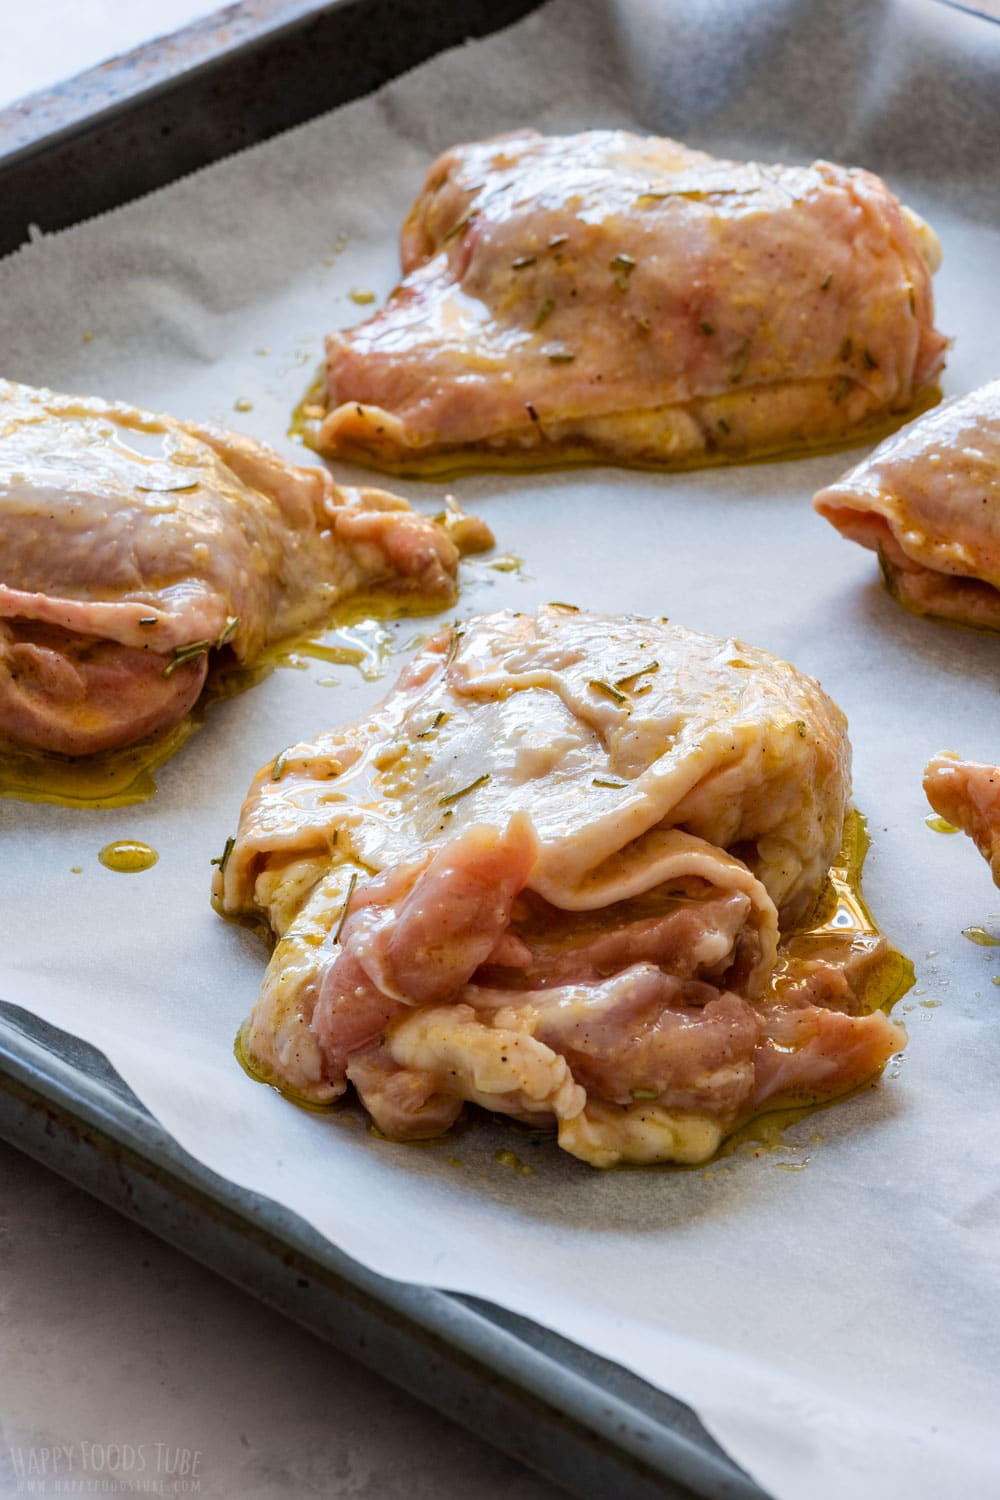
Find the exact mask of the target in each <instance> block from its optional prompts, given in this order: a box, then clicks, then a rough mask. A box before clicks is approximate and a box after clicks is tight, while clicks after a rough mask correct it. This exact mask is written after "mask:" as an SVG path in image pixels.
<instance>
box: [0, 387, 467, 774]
mask: <svg viewBox="0 0 1000 1500" xmlns="http://www.w3.org/2000/svg"><path fill="white" fill-rule="evenodd" d="M457 562H458V551H457V549H456V547H455V545H454V543H453V542H452V541H451V539H450V538H449V536H448V535H447V533H446V531H445V529H444V527H442V526H440V525H438V524H437V523H435V522H433V521H431V520H429V519H427V518H425V517H424V516H420V515H417V514H415V513H414V512H413V511H411V510H410V508H409V506H408V505H407V504H406V502H405V501H404V500H401V499H399V498H398V497H396V496H394V495H389V494H386V493H385V492H383V491H381V490H370V489H363V490H357V489H340V488H338V487H337V486H336V485H335V484H334V483H333V481H332V479H331V478H330V476H329V475H328V474H327V473H326V472H325V470H322V469H319V468H297V467H295V466H293V465H291V464H289V463H287V462H286V461H285V460H284V459H283V458H281V457H279V455H278V454H277V453H274V452H272V451H271V450H270V449H268V448H265V447H263V446H262V445H261V444H260V443H256V442H254V441H253V440H252V439H250V438H246V437H239V436H236V435H235V434H232V433H227V432H223V431H222V430H220V429H218V428H214V427H209V426H197V425H195V424H193V423H183V422H177V421H174V420H173V419H172V418H170V417H163V416H154V415H153V414H152V413H150V412H145V411H140V410H139V409H137V408H135V407H131V406H125V405H122V404H116V405H110V404H108V403H106V402H104V401H99V400H85V399H79V398H76V397H72V396H60V395H56V394H54V393H53V392H52V391H47V390H35V389H33V388H31V387H29V386H24V385H16V384H14V383H13V382H11V381H0V746H3V745H7V746H18V747H23V746H28V747H33V748H37V749H43V750H54V751H59V752H62V753H63V754H67V755H86V754H90V753H92V752H97V751H101V750H106V749H111V748H116V747H118V746H122V745H128V744H131V743H133V742H134V741H136V740H139V739H142V738H143V737H145V736H146V735H149V734H152V733H153V732H155V731H157V730H162V729H164V728H166V727H168V726H169V725H171V724H173V723H175V722H176V721H177V720H178V719H180V718H181V717H182V716H183V715H184V714H185V713H186V712H187V711H188V709H189V708H190V707H191V705H192V704H193V703H194V701H195V700H196V698H197V697H198V695H199V694H200V692H201V690H202V687H203V685H204V682H205V676H206V673H207V671H208V663H209V655H210V653H211V652H212V651H218V650H222V649H224V648H226V647H228V648H229V649H230V650H231V651H232V652H233V654H234V655H235V657H236V658H237V660H239V661H240V662H250V661H252V660H253V659H254V658H255V657H256V656H258V655H259V654H260V652H261V651H262V650H263V648H264V647H265V646H266V645H267V644H268V643H270V642H273V641H275V640H280V639H282V638H284V637H289V636H293V635H296V634H301V633H302V632H304V631H306V630H309V629H312V628H314V627H317V626H319V625H321V624H323V623H324V621H325V620H327V619H328V618H329V616H330V613H331V610H332V609H333V607H334V606H335V605H336V604H338V603H339V602H340V601H342V600H345V599H347V598H350V597H351V596H352V595H361V596H366V595H367V594H369V593H371V594H380V595H387V596H388V597H389V598H390V599H409V600H413V601H415V602H416V603H417V604H419V605H423V606H425V607H431V608H433V607H439V606H443V605H446V604H447V603H449V602H450V601H451V600H452V599H453V598H454V596H455V592H456V589H455V573H456V566H457Z"/></svg>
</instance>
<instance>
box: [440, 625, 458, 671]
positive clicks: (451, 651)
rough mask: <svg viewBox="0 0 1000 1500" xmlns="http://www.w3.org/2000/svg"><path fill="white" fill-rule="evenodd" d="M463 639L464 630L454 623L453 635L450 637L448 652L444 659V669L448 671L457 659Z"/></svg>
mask: <svg viewBox="0 0 1000 1500" xmlns="http://www.w3.org/2000/svg"><path fill="white" fill-rule="evenodd" d="M461 639H462V632H461V631H460V630H459V629H458V628H457V627H456V626H455V625H453V626H452V627H451V635H450V636H449V637H448V654H447V655H446V657H445V659H444V669H445V671H446V672H447V670H448V668H449V667H450V666H451V664H452V662H453V661H454V660H455V657H456V655H457V653H458V647H459V643H460V642H461Z"/></svg>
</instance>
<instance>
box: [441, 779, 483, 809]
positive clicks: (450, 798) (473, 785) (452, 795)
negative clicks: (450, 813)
mask: <svg viewBox="0 0 1000 1500" xmlns="http://www.w3.org/2000/svg"><path fill="white" fill-rule="evenodd" d="M489 779H490V773H489V771H484V772H483V774H482V776H477V777H476V779H475V781H470V782H469V785H468V786H463V787H462V788H461V790H460V791H457V792H449V793H448V795H447V797H439V798H438V807H450V806H451V804H452V803H453V802H457V801H458V800H459V798H460V797H467V796H468V795H469V793H470V792H474V791H476V790H477V788H479V787H481V786H485V785H486V783H487V782H488V781H489Z"/></svg>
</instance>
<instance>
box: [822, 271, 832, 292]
mask: <svg viewBox="0 0 1000 1500" xmlns="http://www.w3.org/2000/svg"><path fill="white" fill-rule="evenodd" d="M832 281H833V272H832V271H827V273H826V276H825V277H824V278H823V280H822V281H821V282H820V286H819V289H820V291H821V292H828V291H829V290H830V283H831V282H832Z"/></svg>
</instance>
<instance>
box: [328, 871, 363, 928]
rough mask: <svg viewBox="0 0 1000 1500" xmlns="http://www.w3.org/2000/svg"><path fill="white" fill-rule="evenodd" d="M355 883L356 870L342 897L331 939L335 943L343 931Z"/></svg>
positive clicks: (356, 879) (356, 881)
mask: <svg viewBox="0 0 1000 1500" xmlns="http://www.w3.org/2000/svg"><path fill="white" fill-rule="evenodd" d="M357 883H358V872H357V871H356V870H355V872H354V874H353V875H352V876H351V879H350V882H349V884H348V887H347V895H346V896H345V897H344V904H343V906H342V907H341V908H340V921H339V922H338V923H337V928H336V931H335V932H334V934H333V941H334V942H335V943H339V942H340V934H341V933H342V932H343V930H344V923H345V922H346V921H347V909H348V907H349V906H350V904H351V897H352V896H353V895H354V887H355V886H356V885H357Z"/></svg>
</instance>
